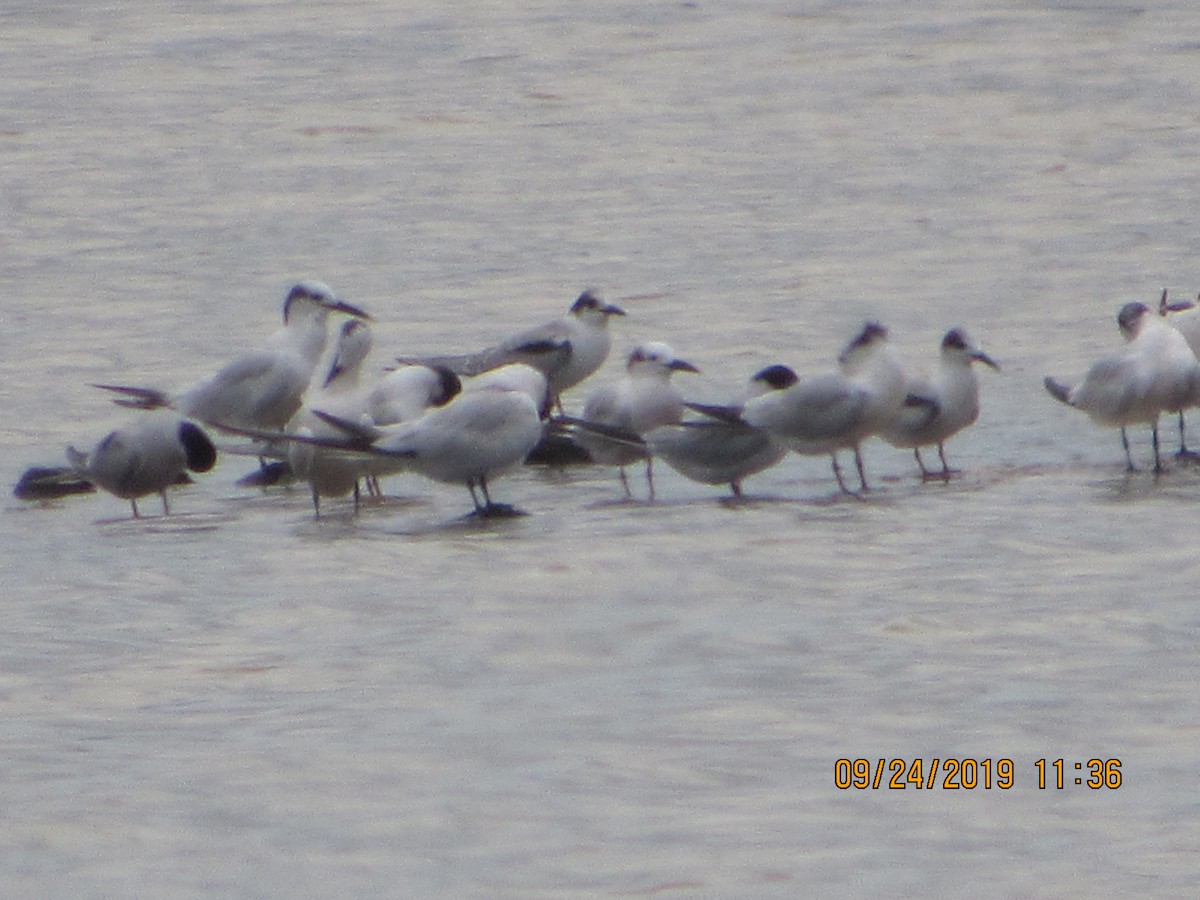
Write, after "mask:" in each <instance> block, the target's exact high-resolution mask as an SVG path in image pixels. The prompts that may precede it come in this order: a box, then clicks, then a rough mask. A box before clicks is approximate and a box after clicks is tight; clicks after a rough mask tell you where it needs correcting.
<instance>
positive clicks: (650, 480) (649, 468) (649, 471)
mask: <svg viewBox="0 0 1200 900" xmlns="http://www.w3.org/2000/svg"><path fill="white" fill-rule="evenodd" d="M646 486H647V487H649V488H650V499H651V500H653V499H654V459H653V458H652V457H649V456H647V457H646Z"/></svg>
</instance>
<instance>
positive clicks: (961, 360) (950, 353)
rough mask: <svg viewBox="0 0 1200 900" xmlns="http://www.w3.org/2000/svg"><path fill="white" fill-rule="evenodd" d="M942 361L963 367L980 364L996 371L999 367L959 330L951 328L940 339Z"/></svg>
mask: <svg viewBox="0 0 1200 900" xmlns="http://www.w3.org/2000/svg"><path fill="white" fill-rule="evenodd" d="M942 359H944V360H945V361H946V362H948V363H957V364H959V365H964V366H969V365H971V363H973V362H981V363H983V364H984V365H985V366H991V367H992V368H993V369H995V370H996V371H1000V366H999V365H997V364H996V361H995V360H994V359H992V358H991V357H990V356H988V355H987V354H986V353H984V352H983V351H982V350H980V349H979V348H978V347H976V346H975V345H974V344H973V343H972V342H971V339H970V338H968V337H967V333H966V332H965V331H963V330H962V329H961V328H951V329H950V330H949V331H947V332H946V336H945V337H944V338H942Z"/></svg>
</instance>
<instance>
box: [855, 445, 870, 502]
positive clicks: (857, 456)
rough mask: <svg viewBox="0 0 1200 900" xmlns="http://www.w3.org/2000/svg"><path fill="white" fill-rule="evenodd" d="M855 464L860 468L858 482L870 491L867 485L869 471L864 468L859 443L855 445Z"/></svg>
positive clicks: (865, 489)
mask: <svg viewBox="0 0 1200 900" xmlns="http://www.w3.org/2000/svg"><path fill="white" fill-rule="evenodd" d="M854 466H855V468H857V469H858V483H859V484H861V485H862V489H863V490H864V491H869V490H870V488H869V487H867V473H866V471H865V470H864V469H863V458H862V451H861V450H859V449H858V444H855V445H854Z"/></svg>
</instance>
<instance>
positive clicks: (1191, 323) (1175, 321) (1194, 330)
mask: <svg viewBox="0 0 1200 900" xmlns="http://www.w3.org/2000/svg"><path fill="white" fill-rule="evenodd" d="M1195 306H1196V304H1195V303H1193V302H1192V301H1190V300H1168V299H1167V289H1166V288H1163V292H1162V296H1161V297H1160V298H1159V301H1158V314H1159V315H1160V316H1167V315H1170V314H1171V313H1177V312H1184V311H1185V310H1195ZM1168 321H1169V322H1170V323H1171V324H1172V325H1173V326H1174V327H1175V328H1176V330H1178V331H1179V333H1180V334H1182V335H1183V336H1184V338H1185V339H1186V340H1187V342H1188V346H1189V347H1191V348H1192V353H1195V354H1196V355H1197V358H1200V311H1193V312H1189V313H1188V314H1187V315H1182V316H1171V318H1170V319H1169V320H1168ZM1198 399H1200V398H1198ZM1175 455H1176V456H1177V457H1178V458H1179V459H1183V460H1195V459H1200V454H1197V453H1194V452H1193V451H1191V450H1189V449H1188V448H1187V428H1186V423H1185V422H1184V417H1183V410H1182V409H1181V410H1180V411H1179V452H1178V453H1176V454H1175Z"/></svg>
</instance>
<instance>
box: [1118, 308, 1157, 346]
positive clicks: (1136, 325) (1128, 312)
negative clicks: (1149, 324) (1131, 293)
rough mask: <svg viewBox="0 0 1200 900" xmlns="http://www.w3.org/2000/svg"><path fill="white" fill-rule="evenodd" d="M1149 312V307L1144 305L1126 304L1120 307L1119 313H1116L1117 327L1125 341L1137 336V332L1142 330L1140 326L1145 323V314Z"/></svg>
mask: <svg viewBox="0 0 1200 900" xmlns="http://www.w3.org/2000/svg"><path fill="white" fill-rule="evenodd" d="M1149 312H1150V307H1148V306H1147V305H1146V304H1145V303H1138V302H1137V301H1134V302H1133V303H1126V304H1125V305H1124V306H1122V307H1121V311H1120V312H1118V313H1117V327H1118V328H1120V329H1121V334H1123V335H1124V336H1125V340H1127V341H1131V340H1133V339H1134V338H1135V337H1137V336H1138V332H1139V331H1141V330H1142V324H1143V322H1144V321H1145V318H1146V314H1147V313H1149Z"/></svg>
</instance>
